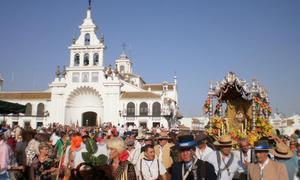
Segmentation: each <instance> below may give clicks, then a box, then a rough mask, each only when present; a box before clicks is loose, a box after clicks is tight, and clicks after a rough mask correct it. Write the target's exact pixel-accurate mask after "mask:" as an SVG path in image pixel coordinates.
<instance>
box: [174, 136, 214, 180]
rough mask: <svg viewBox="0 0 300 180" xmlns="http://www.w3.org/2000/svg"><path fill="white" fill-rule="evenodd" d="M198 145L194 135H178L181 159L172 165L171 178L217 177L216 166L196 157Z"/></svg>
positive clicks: (178, 179) (212, 179)
mask: <svg viewBox="0 0 300 180" xmlns="http://www.w3.org/2000/svg"><path fill="white" fill-rule="evenodd" d="M196 146H197V142H196V141H195V140H194V137H193V136H192V135H182V136H179V137H178V143H177V145H176V148H177V149H178V150H179V155H180V161H179V162H175V163H174V164H173V165H172V173H171V174H172V177H171V180H198V179H199V180H202V179H209V180H215V179H217V175H216V173H215V170H214V166H213V165H212V164H210V163H208V162H206V161H202V160H200V159H198V158H197V157H196V155H195V147H196Z"/></svg>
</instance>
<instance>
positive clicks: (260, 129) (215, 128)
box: [206, 116, 273, 145]
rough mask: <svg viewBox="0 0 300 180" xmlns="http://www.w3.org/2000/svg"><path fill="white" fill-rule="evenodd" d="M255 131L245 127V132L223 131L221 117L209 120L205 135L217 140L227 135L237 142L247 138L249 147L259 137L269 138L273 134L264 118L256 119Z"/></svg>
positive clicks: (224, 125) (235, 130)
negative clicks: (209, 124)
mask: <svg viewBox="0 0 300 180" xmlns="http://www.w3.org/2000/svg"><path fill="white" fill-rule="evenodd" d="M255 126H256V128H255V130H253V131H251V129H250V127H247V129H246V131H245V132H241V131H240V130H237V129H229V130H224V129H225V127H226V123H225V121H224V120H223V119H222V118H221V117H217V116H214V117H212V119H211V127H212V128H210V129H207V130H206V131H207V133H208V134H209V135H211V136H213V137H216V138H218V137H219V136H221V135H223V134H229V135H230V136H231V137H232V139H234V140H236V141H237V140H238V139H240V138H248V140H249V142H250V144H251V145H253V144H254V142H255V141H257V140H258V139H260V138H261V137H269V136H271V135H272V134H273V127H272V125H271V124H270V123H269V122H268V119H266V118H264V117H258V118H257V119H256V122H255Z"/></svg>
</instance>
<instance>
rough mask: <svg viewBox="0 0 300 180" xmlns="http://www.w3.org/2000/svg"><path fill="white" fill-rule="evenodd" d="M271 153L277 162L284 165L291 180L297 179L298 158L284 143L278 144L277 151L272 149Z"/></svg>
mask: <svg viewBox="0 0 300 180" xmlns="http://www.w3.org/2000/svg"><path fill="white" fill-rule="evenodd" d="M270 153H271V154H272V155H273V156H274V158H275V160H276V161H277V162H280V163H283V164H284V165H285V167H286V169H287V172H288V176H289V180H293V179H296V178H295V177H296V174H297V171H298V158H297V157H296V155H295V154H294V153H293V152H292V151H291V150H290V149H289V147H288V146H287V145H285V144H284V143H276V147H275V149H271V150H270Z"/></svg>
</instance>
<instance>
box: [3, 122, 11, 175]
mask: <svg viewBox="0 0 300 180" xmlns="http://www.w3.org/2000/svg"><path fill="white" fill-rule="evenodd" d="M5 131H6V129H4V128H0V179H1V180H2V179H3V180H8V179H9V173H8V167H9V165H10V160H9V158H10V152H12V151H11V148H10V147H9V145H8V144H6V142H5V140H4V133H5Z"/></svg>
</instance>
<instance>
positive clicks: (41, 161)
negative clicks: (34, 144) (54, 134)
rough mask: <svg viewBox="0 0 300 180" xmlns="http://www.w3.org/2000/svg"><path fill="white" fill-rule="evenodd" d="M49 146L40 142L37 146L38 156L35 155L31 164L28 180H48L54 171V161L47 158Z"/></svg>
mask: <svg viewBox="0 0 300 180" xmlns="http://www.w3.org/2000/svg"><path fill="white" fill-rule="evenodd" d="M48 150H49V145H48V144H47V143H46V142H41V143H40V145H39V155H36V156H35V157H34V158H33V160H32V164H31V171H30V179H36V180H48V179H51V176H52V174H53V173H54V172H55V171H56V168H55V167H56V164H55V162H54V159H52V158H50V157H49V154H48V153H49V152H48Z"/></svg>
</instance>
